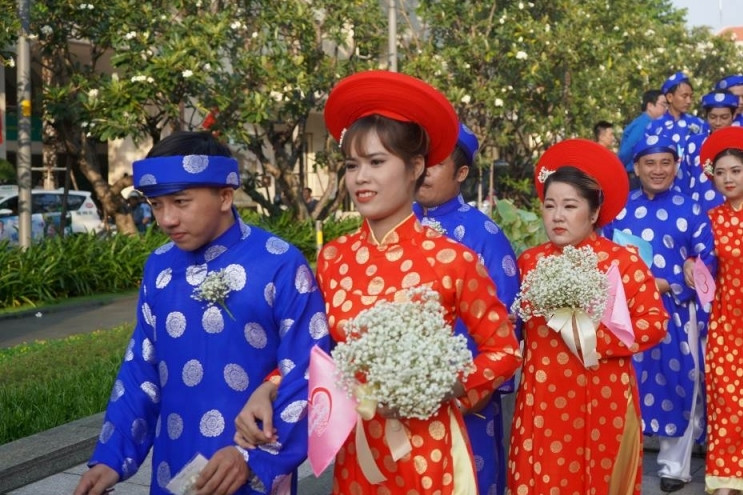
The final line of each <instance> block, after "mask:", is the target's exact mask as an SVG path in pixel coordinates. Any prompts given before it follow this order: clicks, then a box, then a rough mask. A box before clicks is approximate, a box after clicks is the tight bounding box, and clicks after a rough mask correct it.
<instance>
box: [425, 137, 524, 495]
mask: <svg viewBox="0 0 743 495" xmlns="http://www.w3.org/2000/svg"><path fill="white" fill-rule="evenodd" d="M478 148H479V143H478V140H477V137H476V136H475V135H474V133H473V132H472V131H471V130H470V129H469V128H468V127H467V126H466V125H464V124H462V123H460V124H459V135H458V138H457V145H456V146H455V148H454V151H452V153H451V155H450V156H449V157H448V158H447V159H446V160H444V161H443V162H441V163H439V164H437V165H433V166H431V167H428V168H427V169H426V178H425V180H424V182H423V185H422V186H421V187H420V189H418V192H417V193H416V198H415V199H416V202H415V204H413V211H414V212H415V215H416V216H417V217H418V219H419V220H420V222H421V224H423V225H426V226H428V227H431V228H433V229H436V230H438V231H439V232H441V233H443V234H444V235H446V236H448V237H450V238H452V239H454V240H456V241H458V242H460V243H462V244H464V245H465V246H467V247H468V248H470V249H472V250H473V251H475V252H476V253H477V254H478V256H479V258H480V261H481V262H482V263H483V265H485V267H486V268H487V270H488V273H489V274H490V278H492V279H493V281H494V282H495V286H496V290H497V293H498V299H500V300H501V301H503V303H504V304H505V305H506V307H507V308H510V306H511V304H512V303H513V300H514V299H515V298H516V294H517V293H518V290H519V272H518V267H517V265H516V255H515V254H514V251H513V248H512V247H511V243H510V242H509V240H508V238H507V237H506V235H505V234H504V233H503V231H502V230H501V229H500V227H498V225H496V224H495V222H493V220H492V219H491V218H490V217H488V216H487V215H486V214H484V213H483V212H481V211H480V210H478V209H477V208H474V207H472V206H470V205H468V204H467V203H466V202H465V201H464V198H463V197H462V194H461V185H462V182H464V180H465V179H466V178H467V174H468V173H469V169H470V167H471V166H472V165H473V163H474V158H475V154H476V153H477V150H478ZM455 331H456V332H457V333H458V334H461V335H464V336H465V337H467V339H468V344H469V348H470V350H471V351H473V352H475V350H476V346H475V344H474V342H473V341H472V339H471V338H470V337H469V333H468V332H467V330H466V329H465V328H464V325H463V324H462V322H461V320H458V321H457V323H456V327H455ZM513 391H514V380H513V379H511V380H509V381H508V382H506V383H505V384H503V385H502V386H501V387H500V388H498V390H497V391H496V392H495V393H494V394H493V396H492V398H491V400H490V401H489V402H488V403H487V404H485V405H484V406H483V408H482V409H480V410H478V411H471V412H470V413H469V414H465V416H464V422H465V424H466V426H467V432H468V434H469V440H470V444H471V445H472V452H473V454H474V458H475V467H476V469H477V481H478V486H479V491H480V493H481V494H483V495H496V494H497V495H500V494H502V493H503V492H504V491H505V484H506V480H505V477H506V458H505V452H504V444H503V418H502V407H501V406H502V404H501V394H502V393H512V392H513Z"/></svg>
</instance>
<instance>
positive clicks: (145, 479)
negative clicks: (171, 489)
mask: <svg viewBox="0 0 743 495" xmlns="http://www.w3.org/2000/svg"><path fill="white" fill-rule="evenodd" d="M136 301H137V295H136V294H127V295H124V296H112V297H111V298H104V299H103V300H99V301H96V302H94V303H93V302H90V301H88V302H87V303H83V304H78V305H71V306H65V307H59V308H56V309H53V310H50V311H42V314H41V317H37V316H36V312H35V311H29V312H25V313H24V314H14V315H12V316H8V315H2V316H0V347H10V346H13V345H17V344H20V343H22V342H24V341H33V340H38V339H54V338H62V337H65V336H67V335H72V334H76V333H85V332H92V331H94V330H99V329H107V328H112V327H115V326H118V325H121V324H124V323H127V322H132V321H133V320H134V318H135V311H136V309H135V308H136ZM102 421H103V413H100V414H96V415H94V416H90V417H88V418H83V419H81V420H78V421H73V422H72V423H69V424H66V425H62V426H59V427H57V428H53V429H51V430H48V431H45V432H42V433H38V434H36V435H32V436H30V437H27V438H23V439H20V440H17V441H15V442H11V443H7V444H4V445H0V494H5V493H7V494H8V495H61V494H71V493H72V491H73V490H74V488H75V486H76V485H77V482H78V480H79V478H80V476H81V474H82V473H84V472H85V470H86V469H87V468H86V466H85V461H86V460H87V459H88V457H89V456H90V454H91V452H92V449H93V446H94V445H95V442H96V440H97V437H98V433H99V431H100V426H101V423H102ZM655 451H657V441H656V440H655V439H646V441H645V457H644V461H643V472H644V476H643V484H642V493H643V495H661V494H662V493H663V492H661V491H660V487H659V479H658V476H657V474H656V471H657V466H656V463H655V456H656V452H655ZM330 471H331V470H330V469H328V471H326V472H325V473H323V475H322V476H321V477H320V478H315V477H314V475H313V474H312V472H311V471H310V469H309V466H308V465H307V463H305V464H303V465H302V466H301V467H300V471H299V493H300V494H301V495H321V494H322V495H325V494H328V493H330V490H331V484H332V481H331V472H330ZM150 473H151V466H150V464H149V461H148V462H147V463H145V465H143V466H142V468H141V469H140V471H139V472H138V473H137V475H136V476H134V477H132V478H130V479H128V480H127V481H126V482H123V483H119V484H117V485H116V489H115V492H114V494H115V495H146V494H147V493H149V480H150ZM692 475H693V479H692V481H691V483H689V484H688V485H686V486H685V487H684V488H683V489H682V490H680V491H677V492H674V493H676V494H678V495H702V494H703V493H704V459H703V458H702V457H699V456H695V457H694V458H692Z"/></svg>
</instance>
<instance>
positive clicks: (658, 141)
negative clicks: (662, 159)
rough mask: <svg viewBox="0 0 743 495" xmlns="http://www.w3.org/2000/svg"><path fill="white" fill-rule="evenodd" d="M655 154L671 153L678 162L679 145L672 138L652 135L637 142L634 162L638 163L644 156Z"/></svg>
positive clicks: (633, 154) (633, 156) (633, 155)
mask: <svg viewBox="0 0 743 495" xmlns="http://www.w3.org/2000/svg"><path fill="white" fill-rule="evenodd" d="M653 153H671V154H673V158H674V159H675V160H678V157H679V152H678V145H677V144H676V143H675V142H674V141H673V139H671V137H670V136H667V135H665V134H659V135H656V134H652V135H650V136H645V137H644V138H642V139H641V140H639V141H638V142H637V144H636V145H635V148H634V150H633V153H632V161H633V162H636V161H637V160H639V159H640V158H642V157H643V156H645V155H651V154H653Z"/></svg>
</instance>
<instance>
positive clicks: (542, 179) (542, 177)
mask: <svg viewBox="0 0 743 495" xmlns="http://www.w3.org/2000/svg"><path fill="white" fill-rule="evenodd" d="M554 173H555V171H554V170H548V169H546V168H543V169H542V170H540V171H539V175H537V180H538V181H539V183H540V184H544V183H545V182H546V181H547V177H549V176H550V175H552V174H554Z"/></svg>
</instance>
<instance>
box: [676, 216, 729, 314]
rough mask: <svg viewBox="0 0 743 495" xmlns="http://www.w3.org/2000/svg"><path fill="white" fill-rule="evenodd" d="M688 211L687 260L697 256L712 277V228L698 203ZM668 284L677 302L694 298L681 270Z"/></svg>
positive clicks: (714, 264) (715, 265) (694, 294)
mask: <svg viewBox="0 0 743 495" xmlns="http://www.w3.org/2000/svg"><path fill="white" fill-rule="evenodd" d="M689 210H690V211H689ZM689 210H687V211H689V213H687V215H686V216H687V221H688V224H689V225H688V232H689V233H690V238H689V246H688V248H689V249H688V255H687V256H688V258H691V257H695V256H699V257H700V258H701V260H702V262H703V263H704V264H705V265H707V267H708V268H709V269H710V272H711V273H712V274H713V275H714V274H715V273H716V271H717V260H716V257H715V254H714V249H715V245H714V236H713V234H712V227H711V226H710V224H709V221H708V219H707V216H706V215H705V214H704V213H703V212H702V208H701V206H699V204H698V203H693V205H692V207H691V208H690V209H689ZM682 266H683V262H682ZM668 283H669V284H671V285H672V289H673V296H674V298H675V299H676V300H677V301H678V302H686V301H689V300H691V299H693V298H694V297H695V296H696V291H695V290H694V289H692V288H691V287H689V286H688V285H686V281H685V280H684V272H683V270H680V271H679V273H678V274H675V275H674V276H673V277H672V280H671V279H669V280H668Z"/></svg>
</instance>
